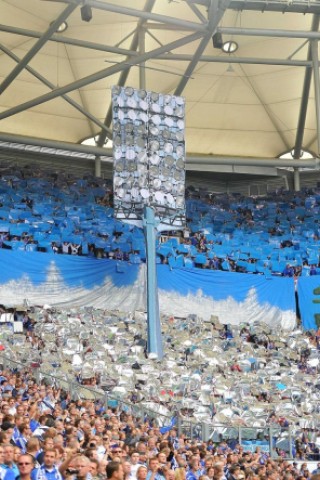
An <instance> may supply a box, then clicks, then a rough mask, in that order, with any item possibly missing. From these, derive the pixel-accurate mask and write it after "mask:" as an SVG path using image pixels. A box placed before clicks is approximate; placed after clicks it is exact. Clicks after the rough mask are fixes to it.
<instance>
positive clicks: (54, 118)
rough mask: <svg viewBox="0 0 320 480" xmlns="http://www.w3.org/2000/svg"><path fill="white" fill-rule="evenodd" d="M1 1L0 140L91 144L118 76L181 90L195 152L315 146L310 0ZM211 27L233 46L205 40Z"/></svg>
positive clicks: (104, 129) (105, 118) (268, 153)
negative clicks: (15, 138) (29, 138)
mask: <svg viewBox="0 0 320 480" xmlns="http://www.w3.org/2000/svg"><path fill="white" fill-rule="evenodd" d="M0 9H1V22H2V24H1V25H0V54H1V71H0V76H1V77H0V93H1V95H0V120H1V122H0V139H2V140H5V139H6V136H8V135H9V134H14V135H20V136H32V137H39V138H42V139H50V140H57V141H61V142H71V143H79V142H81V141H82V140H83V139H85V138H87V137H91V136H94V135H99V141H98V144H99V146H102V145H103V144H104V141H105V139H106V138H107V137H108V136H110V132H111V128H112V125H111V111H110V103H111V87H112V86H113V85H115V84H120V85H131V86H133V87H137V88H138V87H143V88H144V87H145V88H147V89H148V90H152V91H160V92H163V93H170V94H177V95H183V96H185V97H186V105H187V107H186V123H187V125H186V145H187V152H188V153H189V154H191V153H192V154H193V155H194V156H201V155H206V156H211V155H217V156H237V157H239V156H243V157H255V158H256V157H260V158H261V157H262V158H274V157H277V156H278V155H280V154H281V153H282V152H284V151H288V150H290V149H295V154H296V155H295V156H296V157H297V158H298V156H299V152H300V151H301V149H302V148H303V149H307V150H310V151H311V152H313V154H314V155H315V156H317V155H318V154H319V145H318V137H320V134H319V132H320V126H319V124H318V123H320V122H317V117H318V118H320V108H319V109H318V110H317V109H316V105H317V104H319V98H318V92H319V66H318V39H319V38H320V32H319V14H320V2H319V1H318V0H134V1H132V0H108V1H107V0H23V1H21V0H0ZM91 15H92V18H91V20H90V17H91ZM63 22H66V23H67V29H66V30H65V31H64V32H61V33H58V27H59V26H60V25H62V24H63ZM217 33H218V34H221V38H222V41H223V42H224V41H227V40H228V41H230V40H232V41H235V42H237V44H238V49H237V50H236V51H235V52H233V53H225V52H223V51H222V50H221V48H215V47H214V45H213V41H212V37H213V35H214V34H217ZM221 38H220V39H219V35H218V36H216V37H215V39H216V40H217V41H219V40H221ZM313 66H314V67H315V68H313ZM314 83H315V84H316V85H317V91H316V92H317V94H316V95H315V89H314ZM315 97H316V98H315ZM317 125H318V126H317ZM317 132H318V134H317Z"/></svg>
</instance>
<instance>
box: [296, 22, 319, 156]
mask: <svg viewBox="0 0 320 480" xmlns="http://www.w3.org/2000/svg"><path fill="white" fill-rule="evenodd" d="M319 18H320V17H319V16H318V15H315V16H314V17H313V19H312V27H311V28H312V31H315V32H316V31H318V29H319ZM308 60H312V54H311V45H310V44H309V47H308ZM311 78H312V69H311V68H306V71H305V74H304V81H303V90H302V97H301V104H300V112H299V119H298V126H297V134H296V140H295V144H294V149H293V158H294V159H299V158H300V156H301V150H302V145H303V135H304V127H305V124H306V118H307V109H308V101H309V94H310V85H311Z"/></svg>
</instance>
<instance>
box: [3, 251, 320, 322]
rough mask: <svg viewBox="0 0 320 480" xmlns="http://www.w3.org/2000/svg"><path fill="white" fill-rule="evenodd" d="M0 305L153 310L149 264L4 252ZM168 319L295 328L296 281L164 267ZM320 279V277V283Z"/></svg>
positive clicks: (163, 306) (162, 299)
mask: <svg viewBox="0 0 320 480" xmlns="http://www.w3.org/2000/svg"><path fill="white" fill-rule="evenodd" d="M0 265H1V268H0V303H3V304H4V305H7V306H9V305H17V304H21V303H23V302H24V300H28V301H29V303H30V304H37V305H43V304H50V305H53V306H56V307H66V308H67V307H68V308H69V307H73V306H93V307H95V308H104V309H108V310H121V311H123V312H128V311H130V312H133V311H135V310H140V311H145V309H146V285H145V283H146V280H145V279H146V265H145V264H140V265H136V264H129V263H126V262H117V261H115V260H104V259H96V258H89V257H79V256H73V255H54V254H47V253H38V252H23V251H8V250H1V249H0ZM157 271H158V287H159V304H160V311H161V313H164V314H167V315H176V316H180V317H186V316H188V315H189V314H197V315H199V317H202V318H204V319H210V317H211V315H216V316H218V317H219V319H220V321H221V323H229V324H237V325H238V324H240V323H253V322H255V321H259V322H264V323H267V324H269V325H272V326H273V327H276V326H279V327H282V328H284V329H288V330H290V329H293V328H294V327H295V324H296V313H295V294H294V281H293V279H292V278H284V277H282V278H281V277H280V278H279V277H272V278H270V279H266V278H265V276H264V275H248V274H241V273H229V272H222V271H212V270H202V269H192V270H187V269H183V268H182V269H179V268H176V269H173V270H170V268H169V267H168V266H167V265H158V268H157ZM319 278H320V277H319Z"/></svg>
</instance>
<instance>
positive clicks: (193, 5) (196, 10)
mask: <svg viewBox="0 0 320 480" xmlns="http://www.w3.org/2000/svg"><path fill="white" fill-rule="evenodd" d="M186 1H187V4H188V5H189V7H190V9H191V10H192V11H193V13H194V14H195V15H196V16H197V17H198V18H199V20H200V21H201V22H203V23H206V21H207V19H206V17H205V16H204V15H202V13H201V12H200V10H199V9H198V7H197V6H196V4H195V3H192V2H191V1H190V0H186Z"/></svg>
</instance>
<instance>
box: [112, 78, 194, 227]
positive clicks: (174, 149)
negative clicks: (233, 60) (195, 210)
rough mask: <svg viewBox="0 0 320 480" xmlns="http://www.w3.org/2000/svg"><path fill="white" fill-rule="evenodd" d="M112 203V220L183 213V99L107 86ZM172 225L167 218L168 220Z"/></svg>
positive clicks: (165, 216)
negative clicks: (149, 212)
mask: <svg viewBox="0 0 320 480" xmlns="http://www.w3.org/2000/svg"><path fill="white" fill-rule="evenodd" d="M112 111H113V156H114V175H113V184H114V206H115V212H116V217H117V218H127V219H135V218H142V212H143V208H144V206H146V205H147V206H152V207H153V208H154V210H155V215H156V217H158V218H159V219H160V221H164V219H166V218H167V219H169V218H170V219H172V218H173V217H180V223H181V218H182V217H183V218H184V217H185V196H184V193H185V102H184V98H182V97H178V96H174V95H163V94H159V93H155V92H148V91H146V90H142V89H140V90H136V89H134V88H132V87H119V86H115V87H113V89H112ZM171 223H172V222H171Z"/></svg>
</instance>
